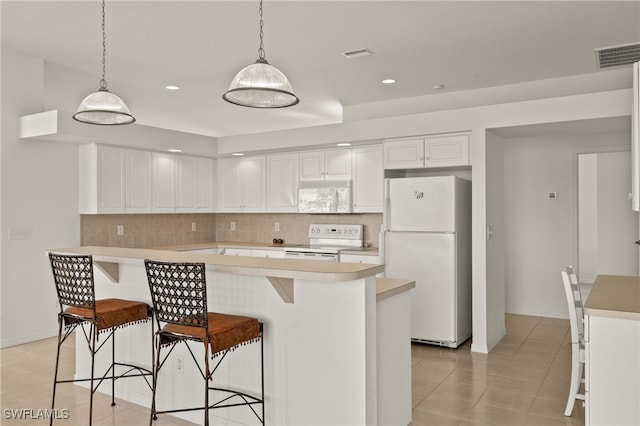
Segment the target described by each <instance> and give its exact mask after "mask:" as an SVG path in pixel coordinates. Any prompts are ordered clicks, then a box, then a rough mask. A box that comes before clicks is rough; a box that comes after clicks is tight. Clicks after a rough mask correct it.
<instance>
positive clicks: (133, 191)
mask: <svg viewBox="0 0 640 426" xmlns="http://www.w3.org/2000/svg"><path fill="white" fill-rule="evenodd" d="M124 159H125V204H124V209H125V212H127V213H149V212H151V174H152V172H151V168H152V167H151V165H152V162H151V153H150V152H147V151H131V150H125V154H124Z"/></svg>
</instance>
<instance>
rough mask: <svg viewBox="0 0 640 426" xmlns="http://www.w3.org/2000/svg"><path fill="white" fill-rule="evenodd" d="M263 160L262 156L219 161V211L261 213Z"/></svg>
mask: <svg viewBox="0 0 640 426" xmlns="http://www.w3.org/2000/svg"><path fill="white" fill-rule="evenodd" d="M265 205H266V160H265V157H264V156H258V157H244V158H240V159H236V158H224V159H220V160H218V210H219V211H221V212H244V213H249V212H255V213H259V212H264V211H265Z"/></svg>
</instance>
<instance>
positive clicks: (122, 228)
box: [118, 225, 124, 235]
mask: <svg viewBox="0 0 640 426" xmlns="http://www.w3.org/2000/svg"><path fill="white" fill-rule="evenodd" d="M118 235H124V225H118Z"/></svg>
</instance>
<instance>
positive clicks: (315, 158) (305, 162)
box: [299, 151, 325, 181]
mask: <svg viewBox="0 0 640 426" xmlns="http://www.w3.org/2000/svg"><path fill="white" fill-rule="evenodd" d="M299 158H300V180H301V181H313V180H324V174H325V166H324V151H308V152H301V153H300V156H299Z"/></svg>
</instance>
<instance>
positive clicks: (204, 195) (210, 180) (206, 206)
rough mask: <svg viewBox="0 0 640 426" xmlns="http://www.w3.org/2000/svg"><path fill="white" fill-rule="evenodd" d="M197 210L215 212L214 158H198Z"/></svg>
mask: <svg viewBox="0 0 640 426" xmlns="http://www.w3.org/2000/svg"><path fill="white" fill-rule="evenodd" d="M196 172H197V175H198V176H197V179H196V211H197V212H203V213H204V212H215V209H216V207H215V205H216V203H215V201H216V197H215V185H214V182H215V181H214V179H215V176H216V169H215V162H214V160H213V159H212V158H197V159H196Z"/></svg>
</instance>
